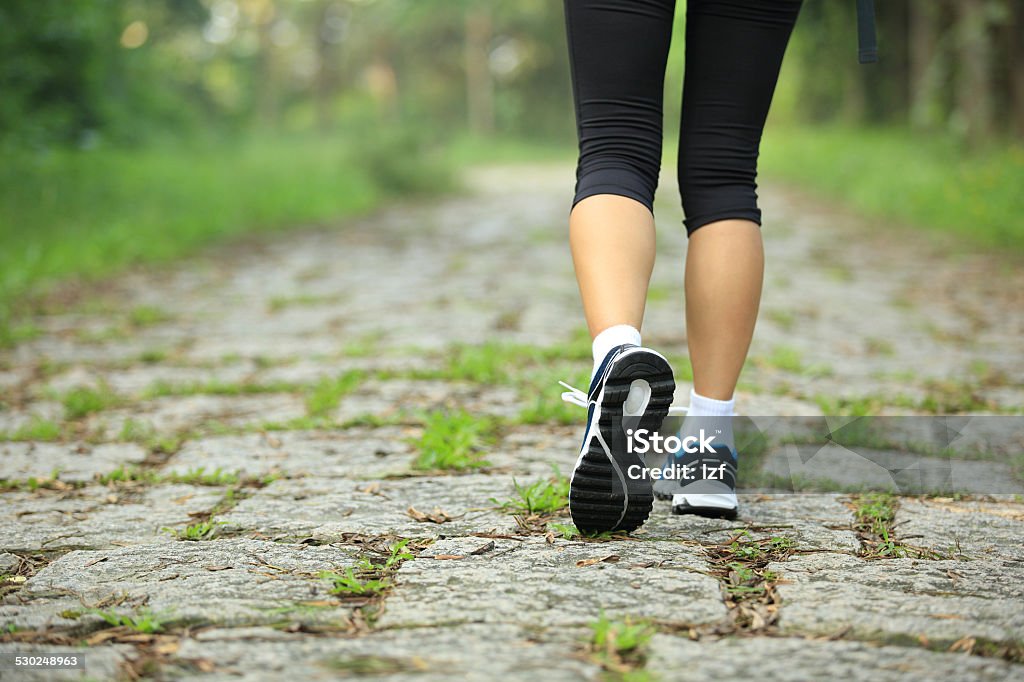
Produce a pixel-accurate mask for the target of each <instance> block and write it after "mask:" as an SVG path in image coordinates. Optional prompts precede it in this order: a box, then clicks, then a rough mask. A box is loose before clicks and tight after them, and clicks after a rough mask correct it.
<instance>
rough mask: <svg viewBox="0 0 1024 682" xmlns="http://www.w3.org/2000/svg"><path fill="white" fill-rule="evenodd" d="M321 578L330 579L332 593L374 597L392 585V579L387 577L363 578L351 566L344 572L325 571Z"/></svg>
mask: <svg viewBox="0 0 1024 682" xmlns="http://www.w3.org/2000/svg"><path fill="white" fill-rule="evenodd" d="M320 578H321V579H322V580H328V581H330V583H331V589H330V592H331V594H338V595H345V596H359V597H364V596H365V597H373V596H377V595H379V594H382V593H383V592H385V591H387V590H388V588H390V587H391V581H390V580H389V579H387V578H362V577H360V576H357V575H356V574H355V571H353V570H352V569H351V568H348V569H346V570H345V572H344V573H335V572H333V571H323V572H322V573H320Z"/></svg>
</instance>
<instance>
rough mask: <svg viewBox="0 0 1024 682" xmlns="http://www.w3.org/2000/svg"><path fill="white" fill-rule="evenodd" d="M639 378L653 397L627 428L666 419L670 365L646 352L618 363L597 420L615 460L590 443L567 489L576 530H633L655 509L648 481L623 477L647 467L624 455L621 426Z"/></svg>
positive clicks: (655, 425)
mask: <svg viewBox="0 0 1024 682" xmlns="http://www.w3.org/2000/svg"><path fill="white" fill-rule="evenodd" d="M637 379H644V380H646V381H647V382H648V383H649V384H650V386H651V398H650V400H649V401H648V403H647V409H646V410H645V411H644V414H643V415H642V416H639V417H633V418H629V424H628V428H634V429H647V430H648V431H651V432H653V431H657V430H658V429H659V428H661V423H662V422H663V421H664V420H665V417H666V416H667V415H668V408H669V406H670V405H671V404H672V398H673V396H674V395H675V390H676V382H675V379H674V378H673V376H672V368H671V367H670V366H669V364H668V361H666V360H665V359H664V358H662V357H661V356H660V355H657V354H655V353H650V352H634V353H630V354H629V355H627V356H625V357H623V358H622V359H620V360H617V361H616V363H615V366H614V367H613V368H612V370H611V373H610V374H609V376H608V379H607V380H606V381H605V387H604V400H603V401H602V403H601V416H600V419H599V420H598V428H599V429H600V430H601V437H602V438H603V439H604V441H605V442H606V443H608V444H609V449H610V450H611V454H612V458H613V459H614V460H615V461H614V462H612V461H610V460H609V458H608V455H607V454H606V453H605V451H604V448H602V447H601V444H600V443H599V442H597V440H596V439H591V441H590V447H589V448H588V449H587V452H585V453H584V454H583V457H582V458H581V459H580V460H579V462H578V463H577V465H576V469H575V471H574V472H573V477H572V484H571V485H570V487H569V513H570V514H571V515H572V521H573V523H574V524H575V525H576V527H577V528H578V529H579V530H580V531H583V532H588V533H601V532H605V531H617V530H624V531H632V530H636V529H637V528H639V527H640V526H641V525H642V524H643V522H644V521H646V520H647V517H648V516H649V515H650V513H651V508H652V507H653V506H654V494H653V490H652V488H651V479H649V478H640V479H631V478H629V477H628V476H627V475H626V472H627V471H628V470H629V467H630V466H633V465H639V466H640V467H641V469H640V470H641V471H642V470H643V469H645V468H646V465H645V464H644V460H643V458H642V457H641V456H640V455H638V454H635V453H629V452H627V451H626V434H625V428H624V425H623V423H622V422H623V420H622V406H623V404H624V403H625V402H626V398H627V397H628V396H629V389H630V386H631V385H632V383H633V381H635V380H637ZM616 431H618V433H616ZM619 472H621V475H620V473H619Z"/></svg>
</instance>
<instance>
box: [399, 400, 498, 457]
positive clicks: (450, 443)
mask: <svg viewBox="0 0 1024 682" xmlns="http://www.w3.org/2000/svg"><path fill="white" fill-rule="evenodd" d="M496 427H497V425H496V423H495V421H494V419H493V418H491V417H488V416H478V415H472V414H470V413H468V412H466V411H464V410H458V411H445V410H437V411H434V412H431V413H429V414H427V415H426V416H425V417H424V426H423V433H422V434H420V436H419V438H415V439H413V440H412V444H413V446H414V447H415V448H416V450H417V451H418V454H417V455H416V459H415V460H414V461H413V464H412V466H413V468H414V469H420V470H433V469H441V470H453V471H464V470H466V469H477V468H480V467H484V466H487V465H488V464H489V462H488V461H487V460H485V459H484V458H483V456H482V454H481V450H482V448H483V447H484V446H485V445H486V444H487V443H489V442H491V441H492V440H493V437H494V434H495V430H496Z"/></svg>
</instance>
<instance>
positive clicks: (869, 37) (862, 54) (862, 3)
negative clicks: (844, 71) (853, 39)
mask: <svg viewBox="0 0 1024 682" xmlns="http://www.w3.org/2000/svg"><path fill="white" fill-rule="evenodd" d="M857 48H858V49H857V59H858V61H859V62H860V63H861V64H869V63H871V62H877V61H878V36H877V34H876V32H875V0H857Z"/></svg>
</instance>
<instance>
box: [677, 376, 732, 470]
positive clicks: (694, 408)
mask: <svg viewBox="0 0 1024 682" xmlns="http://www.w3.org/2000/svg"><path fill="white" fill-rule="evenodd" d="M735 406H736V399H735V397H733V398H730V399H729V400H715V399H714V398H706V397H704V396H702V395H701V394H699V393H697V392H696V391H694V390H693V389H692V388H691V389H690V408H689V409H688V410H687V411H686V419H684V420H683V426H682V428H680V429H679V433H680V437H683V438H685V437H686V436H698V435H699V434H700V432H701V431H702V430H703V431H704V433H705V434H706V435H707V434H710V435H713V437H714V439H713V441H712V443H713V445H724V446H725V447H727V448H729V449H730V450H731V451H732V452H733V454H734V455H735V453H736V438H735V436H733V433H732V413H733V408H734V407H735Z"/></svg>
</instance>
